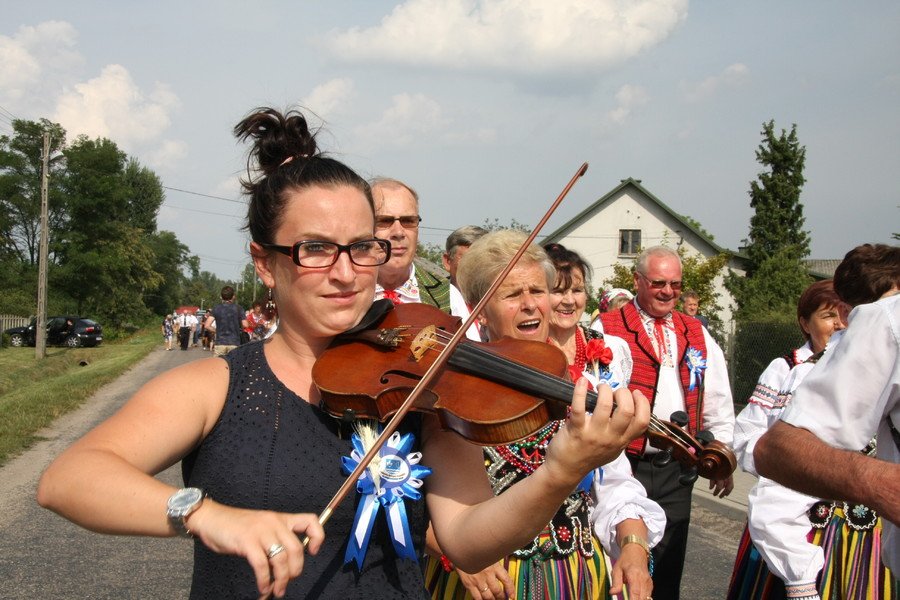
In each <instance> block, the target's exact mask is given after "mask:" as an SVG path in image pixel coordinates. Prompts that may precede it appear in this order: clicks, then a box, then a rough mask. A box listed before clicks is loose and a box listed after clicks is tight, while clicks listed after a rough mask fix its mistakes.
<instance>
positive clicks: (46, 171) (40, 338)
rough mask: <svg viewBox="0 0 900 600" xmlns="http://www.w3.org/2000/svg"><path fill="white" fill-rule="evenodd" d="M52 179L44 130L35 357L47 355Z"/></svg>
mask: <svg viewBox="0 0 900 600" xmlns="http://www.w3.org/2000/svg"><path fill="white" fill-rule="evenodd" d="M49 181H50V133H49V132H46V131H45V132H44V155H43V168H42V169H41V244H40V249H39V252H38V298H37V301H38V302H37V304H38V306H37V319H36V320H35V322H34V357H35V358H36V359H38V360H40V359H42V358H44V357H45V356H47V259H48V254H49V253H50V240H49V237H50V218H49V216H48V213H49V208H48V205H49V202H48V199H47V190H48V187H49V186H48V184H49Z"/></svg>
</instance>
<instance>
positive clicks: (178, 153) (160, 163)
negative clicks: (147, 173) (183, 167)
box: [144, 140, 188, 169]
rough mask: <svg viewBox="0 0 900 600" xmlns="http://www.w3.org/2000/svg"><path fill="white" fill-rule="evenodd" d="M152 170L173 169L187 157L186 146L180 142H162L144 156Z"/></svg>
mask: <svg viewBox="0 0 900 600" xmlns="http://www.w3.org/2000/svg"><path fill="white" fill-rule="evenodd" d="M144 156H145V157H146V159H147V164H148V165H149V166H151V167H153V168H154V169H174V168H175V167H177V166H178V165H179V164H181V163H182V161H184V159H185V158H187V156H188V145H187V143H185V142H183V141H181V140H163V141H162V143H161V144H160V145H159V146H157V147H156V148H155V149H153V150H150V151H149V152H146V153H145V155H144Z"/></svg>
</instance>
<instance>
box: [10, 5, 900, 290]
mask: <svg viewBox="0 0 900 600" xmlns="http://www.w3.org/2000/svg"><path fill="white" fill-rule="evenodd" d="M4 4H5V6H4V10H3V16H4V18H3V22H2V24H0V133H5V134H8V133H10V131H11V127H10V119H11V118H12V117H15V118H20V119H39V118H42V117H44V118H48V119H50V120H52V121H55V122H58V123H60V124H62V125H63V127H65V129H66V130H67V132H68V139H69V140H72V139H74V138H75V136H76V135H78V134H86V135H88V136H90V137H108V138H110V139H112V140H113V141H115V142H116V143H117V144H118V145H119V147H120V148H121V149H122V150H124V151H125V152H127V153H128V154H129V155H130V156H132V157H134V158H136V159H137V160H138V161H139V162H140V163H141V164H142V165H144V166H147V167H150V168H151V169H153V170H154V171H155V172H156V173H157V174H158V175H159V176H160V178H161V179H162V182H163V185H164V186H165V188H166V189H165V191H166V200H165V203H164V204H163V206H162V208H161V210H160V214H159V217H158V226H159V229H161V230H168V231H173V232H175V234H176V235H177V236H178V238H179V239H180V240H181V241H182V242H183V243H185V244H186V245H187V246H188V247H189V248H190V251H191V253H192V254H196V255H198V256H199V257H200V261H201V268H202V269H203V270H206V271H211V272H213V273H215V274H216V275H218V276H219V277H221V278H224V279H235V278H237V277H238V274H239V273H240V271H241V270H242V269H243V267H244V266H245V265H246V264H247V263H248V262H249V255H248V251H247V236H246V234H245V233H244V232H243V231H242V230H241V226H242V224H243V218H244V211H245V209H244V201H243V199H242V197H241V193H240V188H239V179H240V178H241V177H242V176H244V175H245V171H246V152H247V150H248V147H247V146H246V145H242V144H240V143H239V142H238V141H237V140H235V138H234V137H233V136H232V134H231V131H232V128H233V127H234V125H235V124H236V123H237V122H238V121H239V120H241V118H243V117H244V116H245V115H246V114H247V113H248V112H250V111H251V110H252V109H253V108H255V107H259V106H271V107H274V108H278V109H286V108H297V107H301V109H302V110H304V111H309V112H308V114H309V116H310V118H311V121H312V122H313V123H314V124H316V126H321V128H322V133H321V134H320V137H319V143H320V145H321V146H322V147H323V148H324V149H325V150H327V151H329V152H330V153H331V154H332V155H334V156H336V157H338V158H339V159H341V160H343V161H344V162H346V163H347V164H349V165H350V166H351V167H353V168H354V169H356V170H357V171H358V172H359V173H360V174H361V175H362V176H364V177H366V178H369V177H375V176H387V177H394V178H397V179H401V180H403V181H405V182H407V183H408V184H410V185H411V186H412V187H414V188H415V189H416V190H417V191H418V193H419V195H420V198H421V204H420V212H421V214H422V218H423V221H422V226H421V230H420V241H422V242H423V243H426V244H440V245H443V243H444V241H445V239H446V236H447V235H448V234H449V232H450V231H452V230H453V229H455V228H457V227H460V226H462V225H469V224H475V225H481V224H484V222H485V221H488V222H494V221H495V220H497V221H498V222H499V223H500V224H509V223H511V221H512V220H513V219H515V220H516V221H517V222H519V223H522V224H525V225H528V226H534V225H536V224H537V222H538V221H539V220H540V218H541V217H542V216H543V214H544V212H545V211H546V210H547V208H548V207H549V205H550V204H551V203H552V201H553V200H554V199H555V198H556V196H557V195H558V194H559V192H560V191H561V190H562V188H563V186H564V185H565V184H566V182H567V181H568V180H569V178H570V177H571V176H572V175H573V174H574V173H575V172H576V171H577V169H578V167H579V166H580V165H581V164H582V163H583V162H588V163H589V164H590V168H589V169H588V172H587V174H586V175H585V176H584V177H583V178H582V179H581V180H580V181H579V182H578V183H577V184H576V186H575V187H574V188H573V190H572V192H571V193H570V194H569V196H568V197H567V198H566V200H565V202H563V204H562V205H561V206H560V208H559V209H558V210H557V212H556V213H555V214H554V216H553V217H552V218H551V220H550V221H549V223H548V224H547V226H546V227H545V229H544V233H550V232H551V231H553V230H554V229H556V228H557V227H559V226H560V225H562V224H563V223H565V222H566V221H567V220H569V219H570V218H572V217H574V216H575V215H576V214H578V213H579V212H580V211H581V210H583V209H584V208H585V207H587V206H588V205H590V204H591V203H593V202H594V201H596V200H597V199H598V198H600V197H602V196H603V195H605V194H606V193H607V192H609V191H610V190H611V189H612V188H614V187H615V186H617V185H618V184H619V183H620V181H621V180H622V179H625V178H628V177H633V178H635V179H639V180H641V182H642V185H643V186H644V187H645V188H646V189H647V190H648V191H650V192H651V193H652V194H654V195H655V196H656V197H657V198H659V199H660V200H662V201H663V202H664V203H666V204H667V205H668V206H669V207H670V208H672V209H673V210H675V211H676V212H678V213H680V214H683V215H687V216H690V217H691V218H693V219H696V220H697V221H698V222H699V223H700V224H701V225H702V226H703V228H704V229H705V230H707V231H708V232H709V233H711V234H712V235H713V237H714V240H715V241H716V242H717V243H718V244H719V245H720V246H723V247H726V248H729V249H737V248H738V246H740V245H741V243H742V240H743V239H745V238H746V237H747V234H748V230H749V221H750V217H751V216H752V209H751V208H750V203H749V195H748V191H749V189H750V181H752V180H754V179H755V178H756V176H757V174H758V173H759V172H760V171H761V169H762V166H761V165H760V164H759V163H757V162H756V156H755V152H756V149H757V147H758V145H759V143H760V141H761V136H760V132H761V130H762V126H763V123H765V122H768V121H769V120H774V122H775V127H776V130H777V131H780V130H782V129H786V130H788V131H790V129H791V127H792V125H794V124H796V125H797V134H798V137H799V140H800V143H801V144H803V145H804V146H805V147H806V168H805V172H804V174H805V176H806V180H807V182H806V185H805V186H804V188H803V192H802V196H801V200H802V202H803V204H804V208H805V216H806V229H807V230H808V231H809V232H810V235H811V239H812V243H811V250H812V252H811V258H840V257H842V256H843V255H844V254H845V253H846V252H847V251H848V250H849V249H850V248H852V247H853V246H856V245H857V244H860V243H863V242H887V243H890V242H891V234H892V233H894V232H897V231H900V159H898V156H900V3H898V2H896V1H893V0H873V1H870V2H865V3H848V2H842V1H836V0H835V1H833V0H809V1H802V0H797V1H794V2H783V1H782V0H757V1H754V2H735V1H721V2H688V1H687V0H635V1H631V2H629V1H626V0H554V1H553V2H547V1H546V0H405V1H399V0H395V1H394V2H383V1H379V0H330V1H328V2H325V1H311V0H296V1H294V2H287V1H276V0H269V1H261V2H256V3H247V2H237V1H234V0H219V1H217V2H208V1H195V2H181V1H177V2H176V1H169V0H160V1H157V2H140V3H138V2H115V3H114V2H99V1H91V0H84V1H80V2H70V1H67V0H65V1H64V0H46V1H43V2H6V3H4Z"/></svg>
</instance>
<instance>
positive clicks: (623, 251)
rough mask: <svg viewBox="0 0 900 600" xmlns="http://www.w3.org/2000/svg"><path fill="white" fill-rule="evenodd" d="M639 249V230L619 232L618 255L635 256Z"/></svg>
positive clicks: (621, 230) (622, 230)
mask: <svg viewBox="0 0 900 600" xmlns="http://www.w3.org/2000/svg"><path fill="white" fill-rule="evenodd" d="M640 249H641V230H640V229H620V230H619V255H623V256H635V255H637V253H638V252H639V251H640Z"/></svg>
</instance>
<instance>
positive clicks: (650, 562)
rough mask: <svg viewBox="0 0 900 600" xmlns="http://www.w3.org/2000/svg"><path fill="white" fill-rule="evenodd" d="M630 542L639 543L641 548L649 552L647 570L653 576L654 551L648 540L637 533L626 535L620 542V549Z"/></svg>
mask: <svg viewBox="0 0 900 600" xmlns="http://www.w3.org/2000/svg"><path fill="white" fill-rule="evenodd" d="M628 544H637V545H638V546H640V547H641V548H643V549H644V552H646V553H647V570H648V571H649V572H650V576H651V577H652V576H653V553H651V552H650V545H649V544H648V543H647V540H645V539H644V538H642V537H641V536H639V535H637V534H634V533H632V534H630V535H626V536H625V537H623V538H622V541H621V542H619V549H622V548H624V547H625V546H627V545H628Z"/></svg>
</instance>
